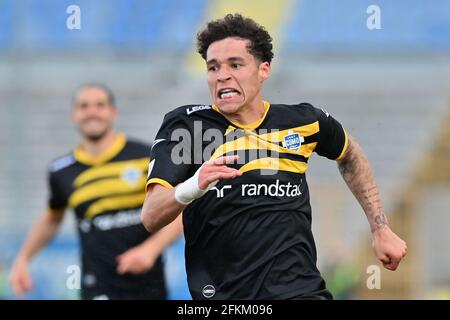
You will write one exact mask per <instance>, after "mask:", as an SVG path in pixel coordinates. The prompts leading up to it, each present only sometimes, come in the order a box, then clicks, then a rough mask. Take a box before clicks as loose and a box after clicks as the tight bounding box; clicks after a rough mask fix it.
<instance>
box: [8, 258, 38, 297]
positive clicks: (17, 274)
mask: <svg viewBox="0 0 450 320" xmlns="http://www.w3.org/2000/svg"><path fill="white" fill-rule="evenodd" d="M9 280H10V283H11V287H12V288H13V290H14V293H15V294H16V295H18V296H21V295H23V294H24V293H26V292H28V291H30V290H31V289H32V287H33V282H32V280H31V277H30V273H29V272H28V264H27V262H25V261H16V262H15V263H14V266H13V267H12V269H11V274H10V277H9Z"/></svg>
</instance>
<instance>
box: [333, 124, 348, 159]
mask: <svg viewBox="0 0 450 320" xmlns="http://www.w3.org/2000/svg"><path fill="white" fill-rule="evenodd" d="M344 135H345V143H344V147H343V148H342V151H341V154H340V155H339V157H337V158H336V161H339V160H342V158H343V157H344V154H345V151H347V147H348V135H347V131H346V130H345V129H344Z"/></svg>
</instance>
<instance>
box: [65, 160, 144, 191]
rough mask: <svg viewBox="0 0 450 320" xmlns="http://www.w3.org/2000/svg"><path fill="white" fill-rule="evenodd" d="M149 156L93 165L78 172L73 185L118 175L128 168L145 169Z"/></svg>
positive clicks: (77, 185) (76, 185) (78, 185)
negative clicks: (80, 172) (97, 165)
mask: <svg viewBox="0 0 450 320" xmlns="http://www.w3.org/2000/svg"><path fill="white" fill-rule="evenodd" d="M148 163H149V158H141V159H133V160H127V161H119V162H112V163H107V164H105V165H102V166H99V167H93V168H90V169H88V170H86V171H84V172H83V173H82V174H80V175H79V176H78V177H77V178H76V179H75V181H74V185H75V187H80V186H82V185H84V184H85V183H87V182H89V181H92V180H96V179H99V178H104V177H111V176H120V174H121V173H122V172H124V171H125V170H126V169H128V168H133V169H134V168H136V169H140V170H142V171H143V172H146V171H147V167H148Z"/></svg>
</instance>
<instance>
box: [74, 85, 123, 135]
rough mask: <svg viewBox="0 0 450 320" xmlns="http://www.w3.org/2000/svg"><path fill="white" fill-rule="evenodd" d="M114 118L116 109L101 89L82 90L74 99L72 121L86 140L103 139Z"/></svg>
mask: <svg viewBox="0 0 450 320" xmlns="http://www.w3.org/2000/svg"><path fill="white" fill-rule="evenodd" d="M116 117H117V109H116V108H115V107H114V106H112V105H111V102H110V101H109V98H108V95H107V93H106V92H105V91H104V90H102V89H101V88H95V87H92V88H86V89H83V90H81V91H80V92H78V94H77V96H76V97H75V101H74V109H73V111H72V119H73V121H74V123H75V124H76V125H77V127H78V129H79V130H80V132H81V134H82V135H83V136H84V137H85V138H87V139H90V140H99V139H101V138H102V137H104V136H105V135H106V134H107V133H108V132H109V130H111V129H112V126H113V123H114V121H115V119H116Z"/></svg>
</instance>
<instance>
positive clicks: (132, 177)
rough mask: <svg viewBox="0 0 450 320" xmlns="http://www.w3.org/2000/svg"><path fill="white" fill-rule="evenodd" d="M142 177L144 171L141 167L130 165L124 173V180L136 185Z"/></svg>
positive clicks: (122, 176)
mask: <svg viewBox="0 0 450 320" xmlns="http://www.w3.org/2000/svg"><path fill="white" fill-rule="evenodd" d="M141 177H142V171H141V170H140V169H139V168H134V167H128V168H126V169H125V170H124V171H123V172H122V174H121V178H122V180H124V181H126V182H127V183H128V184H130V185H135V184H136V183H137V182H138V181H139V179H140V178H141Z"/></svg>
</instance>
